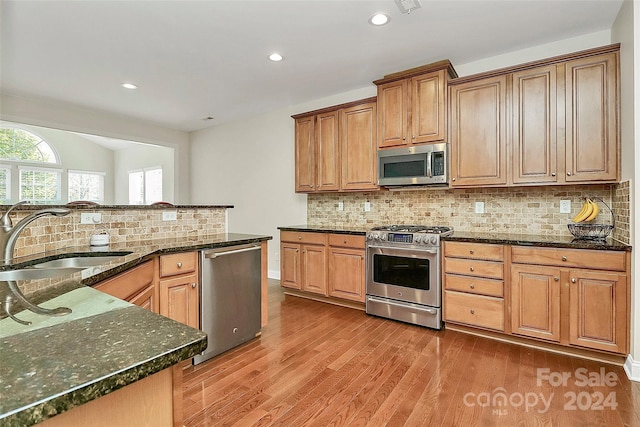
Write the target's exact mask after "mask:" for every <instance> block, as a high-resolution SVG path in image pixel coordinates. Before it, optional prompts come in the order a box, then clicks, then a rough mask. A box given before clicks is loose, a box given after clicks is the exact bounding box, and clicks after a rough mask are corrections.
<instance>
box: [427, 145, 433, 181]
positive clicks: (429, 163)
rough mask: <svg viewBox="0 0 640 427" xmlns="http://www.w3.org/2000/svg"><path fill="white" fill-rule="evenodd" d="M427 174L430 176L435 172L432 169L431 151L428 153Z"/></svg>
mask: <svg viewBox="0 0 640 427" xmlns="http://www.w3.org/2000/svg"><path fill="white" fill-rule="evenodd" d="M427 176H428V177H429V178H432V177H433V172H432V171H431V151H429V152H428V153H427Z"/></svg>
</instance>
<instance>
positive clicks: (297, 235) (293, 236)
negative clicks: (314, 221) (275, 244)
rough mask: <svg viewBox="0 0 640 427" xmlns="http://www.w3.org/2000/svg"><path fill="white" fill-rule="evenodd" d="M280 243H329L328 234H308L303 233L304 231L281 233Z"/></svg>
mask: <svg viewBox="0 0 640 427" xmlns="http://www.w3.org/2000/svg"><path fill="white" fill-rule="evenodd" d="M280 241H281V242H293V243H312V244H316V245H324V244H326V243H327V234H326V233H308V232H302V231H281V232H280Z"/></svg>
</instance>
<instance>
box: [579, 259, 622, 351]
mask: <svg viewBox="0 0 640 427" xmlns="http://www.w3.org/2000/svg"><path fill="white" fill-rule="evenodd" d="M569 301H570V302H569V342H570V343H571V344H574V345H579V346H583V347H589V348H593V349H597V350H606V351H613V352H616V353H622V354H626V353H627V351H628V345H627V343H628V334H629V331H628V328H627V325H628V324H629V315H628V313H627V303H626V302H627V276H626V275H622V274H615V273H604V272H595V271H587V270H572V271H571V274H570V284H569Z"/></svg>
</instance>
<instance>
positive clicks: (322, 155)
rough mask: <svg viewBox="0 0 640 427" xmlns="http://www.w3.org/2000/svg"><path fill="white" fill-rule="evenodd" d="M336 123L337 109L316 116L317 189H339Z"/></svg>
mask: <svg viewBox="0 0 640 427" xmlns="http://www.w3.org/2000/svg"><path fill="white" fill-rule="evenodd" d="M338 123H339V121H338V111H332V112H329V113H324V114H319V115H318V116H317V118H316V144H317V161H316V163H317V164H316V168H317V177H316V190H317V191H330V190H336V191H337V190H339V189H340V152H339V150H340V140H339V137H340V134H339V132H338Z"/></svg>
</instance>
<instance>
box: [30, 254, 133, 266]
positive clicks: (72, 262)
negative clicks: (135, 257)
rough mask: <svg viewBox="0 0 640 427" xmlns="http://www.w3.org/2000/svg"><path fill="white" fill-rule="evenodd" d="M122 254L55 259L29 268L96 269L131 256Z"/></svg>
mask: <svg viewBox="0 0 640 427" xmlns="http://www.w3.org/2000/svg"><path fill="white" fill-rule="evenodd" d="M130 253H131V252H128V253H122V254H119V255H104V256H74V257H69V258H60V259H54V260H51V261H45V262H41V263H38V264H34V265H32V266H29V267H30V268H34V269H43V268H45V269H48V268H75V269H84V268H89V267H96V266H99V265H102V264H105V263H107V262H111V261H113V260H116V259H118V258H120V257H123V256H125V255H128V254H130Z"/></svg>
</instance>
